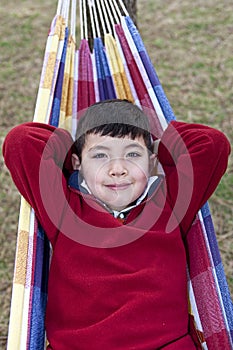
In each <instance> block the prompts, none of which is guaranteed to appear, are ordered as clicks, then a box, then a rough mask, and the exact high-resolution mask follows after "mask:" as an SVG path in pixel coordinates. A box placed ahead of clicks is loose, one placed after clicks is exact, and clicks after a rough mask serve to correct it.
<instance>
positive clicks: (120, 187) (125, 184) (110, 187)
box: [105, 183, 131, 191]
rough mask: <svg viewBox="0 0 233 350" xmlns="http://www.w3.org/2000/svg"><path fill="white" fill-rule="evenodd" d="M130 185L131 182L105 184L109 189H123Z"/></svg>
mask: <svg viewBox="0 0 233 350" xmlns="http://www.w3.org/2000/svg"><path fill="white" fill-rule="evenodd" d="M130 185H131V183H123V184H110V185H105V186H106V187H107V188H109V189H110V190H114V191H117V190H119V191H120V190H125V189H127V188H128V187H129V186H130Z"/></svg>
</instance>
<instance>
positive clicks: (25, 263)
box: [7, 0, 233, 350]
mask: <svg viewBox="0 0 233 350" xmlns="http://www.w3.org/2000/svg"><path fill="white" fill-rule="evenodd" d="M79 12H80V30H81V40H80V43H79V46H77V44H76V35H75V28H76V1H75V0H73V1H72V2H71V3H70V0H59V2H58V7H57V13H56V15H55V17H54V19H53V21H52V23H51V28H50V31H49V36H48V40H47V44H46V49H45V55H44V63H43V68H42V74H41V80H40V84H39V90H38V96H37V103H36V108H35V114H34V121H37V122H43V123H49V124H51V125H54V126H60V127H63V128H66V129H68V130H69V131H70V132H71V134H72V135H73V136H74V135H75V132H76V128H77V124H78V122H77V121H78V116H79V113H80V112H81V111H82V110H83V109H85V108H87V107H88V106H90V105H91V104H93V103H94V102H97V101H101V100H106V99H114V98H121V99H123V98H126V99H128V100H130V101H132V102H134V103H135V104H137V105H138V106H139V107H141V108H142V109H145V111H146V112H148V111H153V113H150V116H149V118H150V124H151V129H152V130H153V131H154V132H155V133H156V135H160V136H161V134H162V132H163V130H165V128H166V127H167V124H168V123H169V122H170V121H171V120H173V119H175V116H174V114H173V111H172V108H171V106H170V104H169V102H168V100H167V98H166V95H165V93H164V91H163V88H162V86H161V84H160V81H159V78H158V76H157V74H156V71H155V69H154V67H153V66H152V63H151V61H150V58H149V56H148V54H147V51H146V48H145V46H144V44H143V42H142V39H141V37H140V34H139V32H138V30H137V28H136V27H135V25H134V23H133V22H132V20H131V19H130V17H129V15H128V13H127V10H126V8H125V6H124V4H123V2H122V1H121V0H80V2H79ZM87 22H88V23H89V25H88V24H87ZM191 231H193V232H192V233H191V234H189V235H188V238H187V242H186V248H187V256H188V262H187V266H188V267H187V273H188V292H189V299H190V312H191V313H192V314H193V315H194V317H195V321H196V326H197V329H198V331H199V333H200V334H201V335H202V336H201V337H202V341H203V343H202V344H203V349H209V350H223V349H224V350H230V349H233V307H232V301H231V298H230V293H229V289H228V285H227V282H226V277H225V274H224V270H223V265H222V262H221V257H220V253H219V249H218V244H217V240H216V235H215V232H214V227H213V223H212V219H211V214H210V210H209V207H208V204H206V205H204V207H203V208H202V209H201V210H200V211H199V213H198V215H197V217H196V220H195V222H194V223H193V226H192V228H191ZM49 262H50V245H49V242H48V240H47V238H46V236H45V234H44V232H43V229H42V227H41V226H40V224H39V223H38V222H37V221H36V218H35V215H34V212H33V210H32V209H31V208H30V207H29V205H28V204H27V203H26V201H25V200H24V199H23V198H22V200H21V209H20V216H19V225H18V240H17V249H16V258H15V271H14V280H13V289H12V303H11V314H10V323H9V334H8V345H7V349H8V350H15V349H20V350H24V349H27V350H28V349H30V350H43V349H45V347H46V334H45V329H44V314H45V308H46V299H47V280H48V274H49Z"/></svg>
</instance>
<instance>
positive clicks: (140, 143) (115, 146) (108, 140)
mask: <svg viewBox="0 0 233 350" xmlns="http://www.w3.org/2000/svg"><path fill="white" fill-rule="evenodd" d="M101 147H102V148H106V149H110V150H114V151H116V150H122V149H125V148H126V149H127V148H129V147H139V148H143V149H147V148H146V144H145V141H144V139H143V137H142V136H137V137H136V138H135V139H134V140H133V139H132V138H131V137H130V136H129V135H126V136H124V137H112V136H108V135H106V136H102V135H100V134H87V135H86V137H85V145H84V148H83V151H91V150H93V149H96V148H98V149H100V148H101Z"/></svg>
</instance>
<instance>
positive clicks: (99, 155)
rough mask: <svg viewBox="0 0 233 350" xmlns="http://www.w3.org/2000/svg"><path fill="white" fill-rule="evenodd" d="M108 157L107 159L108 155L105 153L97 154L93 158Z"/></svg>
mask: <svg viewBox="0 0 233 350" xmlns="http://www.w3.org/2000/svg"><path fill="white" fill-rule="evenodd" d="M106 157H107V154H105V153H97V154H95V155H94V156H93V158H95V159H99V158H106Z"/></svg>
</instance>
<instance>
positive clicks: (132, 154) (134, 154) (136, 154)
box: [127, 152, 140, 158]
mask: <svg viewBox="0 0 233 350" xmlns="http://www.w3.org/2000/svg"><path fill="white" fill-rule="evenodd" d="M127 157H129V158H136V157H140V154H139V153H137V152H129V153H127Z"/></svg>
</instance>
